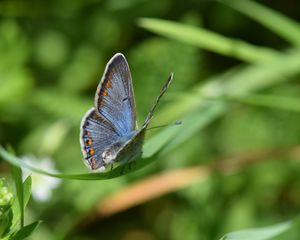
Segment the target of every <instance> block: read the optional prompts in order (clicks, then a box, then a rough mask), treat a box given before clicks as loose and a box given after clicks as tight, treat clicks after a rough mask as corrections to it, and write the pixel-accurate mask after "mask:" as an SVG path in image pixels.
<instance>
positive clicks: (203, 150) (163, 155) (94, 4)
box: [0, 0, 300, 240]
mask: <svg viewBox="0 0 300 240" xmlns="http://www.w3.org/2000/svg"><path fill="white" fill-rule="evenodd" d="M0 17H1V18H0V143H1V145H4V146H6V145H11V146H12V147H13V148H14V150H15V151H16V153H17V155H18V156H20V157H22V158H23V159H25V160H28V159H29V160H28V161H31V162H34V164H36V165H37V166H39V167H41V168H43V169H45V170H49V171H51V170H52V169H53V168H55V169H57V170H59V171H61V172H65V173H68V172H70V173H74V172H87V171H88V170H87V169H86V167H85V166H84V164H83V161H82V154H81V150H80V145H79V124H80V121H81V118H82V116H83V115H84V113H85V112H86V111H87V110H88V109H89V108H90V107H91V106H92V105H93V99H94V94H95V90H96V87H97V84H98V82H99V80H100V78H101V75H102V73H103V70H104V67H105V64H106V62H107V61H108V60H109V59H110V57H112V56H113V54H115V53H116V52H122V53H124V54H125V56H126V57H127V59H128V62H129V65H130V68H131V71H132V77H133V84H134V91H135V96H136V103H137V115H138V120H139V123H140V124H141V123H142V122H143V120H144V118H145V116H146V115H147V112H148V110H149V108H150V106H151V104H152V101H153V100H154V99H155V97H156V96H157V94H158V93H159V90H160V88H161V86H162V85H163V83H164V82H165V81H166V79H167V77H168V75H169V73H170V72H174V82H173V84H172V86H171V87H170V89H169V90H168V92H167V94H166V95H165V96H164V98H163V101H162V103H161V104H160V106H159V109H158V111H157V112H156V114H155V117H154V119H153V120H154V121H153V124H152V125H153V126H155V125H160V124H166V123H170V122H173V121H176V120H182V121H183V124H182V125H181V126H177V127H174V128H176V129H177V130H176V134H175V135H174V136H173V137H172V139H171V140H170V141H168V142H167V143H165V144H164V148H163V149H162V150H161V151H160V152H159V153H158V154H155V156H154V157H153V163H151V164H150V165H148V166H146V167H145V168H142V169H141V170H139V171H137V172H134V173H131V174H128V175H125V176H122V177H120V178H116V179H111V180H103V181H79V180H77V181H76V180H53V179H52V180H49V179H46V180H45V179H43V177H41V176H40V175H37V176H35V175H32V177H33V189H32V191H33V198H32V199H31V201H30V203H29V206H28V208H27V210H26V215H25V219H26V221H28V222H30V221H33V220H34V219H40V220H42V221H43V222H42V224H41V225H40V226H39V228H38V229H37V230H36V231H35V232H34V234H33V235H31V236H30V239H44V240H48V239H49V240H50V239H76V240H77V239H78V240H79V239H80V240H88V239H122V240H131V239H132V240H135V239H146V240H152V239H174V240H179V239H186V240H194V239H204V240H205V239H219V238H220V237H221V236H223V235H224V234H225V233H228V232H231V231H235V230H239V229H245V228H256V227H263V226H268V225H274V224H276V223H280V222H284V221H287V220H291V219H294V218H295V217H297V214H298V212H299V210H298V209H299V207H300V167H299V161H298V160H299V159H300V151H299V147H298V146H299V141H300V124H299V123H300V114H299V113H300V101H299V100H300V98H299V94H300V85H299V77H300V48H299V47H300V25H299V23H298V22H299V21H300V14H299V3H298V2H297V1H288V2H284V1H279V0H277V1H276V0H274V1H242V0H241V1H225V0H224V1H208V0H206V1H195V0H186V1H171V0H165V1H158V0H153V1H146V0H122V1H120V0H119V1H118V0H111V1H97V0H93V1H70V0H67V1H51V2H42V1H37V0H29V1H18V0H16V1H11V0H6V1H0ZM158 19H161V20H162V19H164V20H169V21H160V20H158ZM163 132H164V130H163V129H161V130H151V131H149V132H148V133H149V134H148V138H150V137H153V138H154V137H157V139H158V140H157V141H158V142H159V141H160V137H159V136H160V135H159V134H163ZM297 145H298V146H297ZM150 149H151V147H150ZM154 160H155V161H154ZM267 160H268V161H267ZM199 166H200V167H205V169H206V168H207V169H209V171H207V172H202V171H199V172H197V173H196V174H195V172H193V174H186V172H185V170H188V169H197V168H199ZM0 171H1V175H2V176H5V177H7V178H10V174H9V165H8V164H7V163H6V162H4V161H2V160H1V162H0ZM175 171H176V172H175ZM177 171H179V173H182V174H179V175H176V174H174V173H177ZM163 173H165V174H170V176H172V178H168V179H166V178H164V176H165V175H163ZM172 174H173V175H172ZM197 175H198V177H199V178H197ZM153 176H156V182H152V183H153V184H154V185H147V184H146V183H147V182H145V181H147V180H149V181H150V182H151V179H152V180H153V178H152V177H153ZM136 184H140V185H139V186H141V187H140V188H138V189H136V191H127V190H128V189H129V190H130V189H131V188H132V186H136ZM172 184H174V185H172ZM165 185H166V187H165ZM147 187H152V188H151V189H149V195H148V196H147V194H145V191H146V192H147ZM164 187H165V189H164V190H162V191H161V189H163V188H164ZM52 188H53V189H52ZM118 193H119V194H120V195H118V196H119V198H114V199H115V201H112V203H113V204H112V205H113V206H110V208H112V209H114V204H116V206H115V207H116V209H118V205H117V204H122V203H125V202H126V201H129V202H130V201H133V202H134V201H135V199H136V198H137V197H139V196H144V195H146V197H145V198H144V199H142V200H140V202H138V201H137V202H134V203H133V204H132V205H130V204H129V206H128V207H124V208H123V209H122V208H121V210H112V213H110V214H105V213H104V212H105V207H104V209H103V208H102V204H104V203H105V204H106V205H103V206H107V202H109V201H110V200H111V199H112V198H111V197H112V196H116V195H115V194H118ZM121 193H122V194H123V195H122V194H121ZM116 199H117V200H116ZM131 206H132V207H131ZM95 209H98V210H95ZM299 237H300V233H299V231H298V230H297V229H296V230H293V229H292V228H291V229H290V230H289V231H288V232H286V233H285V235H281V236H277V238H276V239H299ZM274 239H275V238H274Z"/></svg>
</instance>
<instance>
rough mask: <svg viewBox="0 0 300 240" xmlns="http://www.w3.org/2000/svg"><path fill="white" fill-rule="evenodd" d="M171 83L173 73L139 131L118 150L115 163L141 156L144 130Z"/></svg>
mask: <svg viewBox="0 0 300 240" xmlns="http://www.w3.org/2000/svg"><path fill="white" fill-rule="evenodd" d="M172 81H173V73H171V75H170V76H169V78H168V80H167V81H166V83H165V84H164V86H163V87H162V89H161V91H160V94H159V95H158V96H157V98H156V99H155V101H154V103H153V105H152V107H151V109H150V111H149V113H148V115H147V117H146V120H145V122H144V124H143V126H142V127H141V129H139V130H138V131H137V132H136V134H135V135H134V136H133V137H132V138H131V139H129V140H128V141H127V142H126V143H125V144H124V146H123V147H122V148H120V150H119V152H118V158H117V159H116V161H131V160H133V159H135V158H138V157H140V156H141V155H142V147H143V143H144V138H145V132H146V129H147V127H148V125H149V123H150V121H151V119H152V117H153V113H154V111H155V109H156V106H157V104H158V103H159V101H160V99H161V97H162V96H163V95H164V94H165V92H166V91H167V89H168V88H169V86H170V84H171V82H172Z"/></svg>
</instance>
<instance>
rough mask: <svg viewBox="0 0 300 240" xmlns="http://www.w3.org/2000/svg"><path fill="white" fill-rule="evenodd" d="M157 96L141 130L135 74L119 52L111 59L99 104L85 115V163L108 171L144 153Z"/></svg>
mask: <svg viewBox="0 0 300 240" xmlns="http://www.w3.org/2000/svg"><path fill="white" fill-rule="evenodd" d="M171 81H172V75H171V76H170V77H169V79H168V81H167V83H166V84H165V86H164V88H163V89H162V91H161V93H160V95H159V96H158V97H157V99H156V101H155V103H154V105H153V107H152V109H151V110H150V112H149V114H148V116H147V118H146V120H145V122H144V124H143V125H142V127H141V128H140V129H137V123H136V108H135V99H134V94H133V88H132V80H131V74H130V70H129V66H128V63H127V61H126V59H125V57H124V56H123V55H122V54H120V53H117V54H115V55H114V56H113V57H112V59H111V60H110V61H109V62H108V64H107V66H106V69H105V71H104V74H103V77H102V79H101V81H100V83H99V85H98V88H97V91H96V95H95V107H93V108H91V109H90V110H89V111H88V112H87V113H86V114H85V116H84V117H83V119H82V121H81V125H80V143H81V149H82V152H83V155H84V159H85V163H87V165H88V167H89V168H90V169H91V170H100V171H103V170H106V167H107V166H110V165H112V164H122V163H124V162H130V161H132V160H133V159H136V158H138V157H140V156H141V155H142V146H143V141H144V136H145V130H146V128H147V126H148V124H149V122H150V120H151V118H152V115H153V111H154V109H155V107H156V105H157V103H158V101H159V100H160V97H161V96H162V95H163V93H164V92H165V91H166V90H167V88H168V87H169V85H170V83H171Z"/></svg>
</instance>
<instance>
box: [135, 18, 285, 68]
mask: <svg viewBox="0 0 300 240" xmlns="http://www.w3.org/2000/svg"><path fill="white" fill-rule="evenodd" d="M139 25H140V26H141V27H143V28H145V29H147V30H149V31H151V32H154V33H157V34H160V35H162V36H165V37H169V38H172V39H175V40H178V41H180V42H184V43H188V44H191V45H194V46H197V47H200V48H203V49H206V50H209V51H212V52H215V53H218V54H221V55H225V56H229V57H233V58H237V59H240V60H242V61H245V62H250V63H263V62H269V61H271V60H272V59H274V58H276V57H278V56H279V54H280V53H279V52H276V51H275V50H272V49H270V48H266V47H258V46H254V45H251V44H249V43H247V42H244V41H242V40H237V39H231V38H227V37H224V36H222V35H219V34H217V33H215V32H212V31H209V30H206V29H203V28H197V27H194V26H189V25H186V24H181V23H176V22H171V21H166V20H159V19H151V18H142V19H140V21H139Z"/></svg>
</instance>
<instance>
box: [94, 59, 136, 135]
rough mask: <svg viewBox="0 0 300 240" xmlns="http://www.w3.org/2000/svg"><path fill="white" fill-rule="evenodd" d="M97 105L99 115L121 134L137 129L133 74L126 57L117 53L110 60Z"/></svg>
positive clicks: (99, 90) (96, 97)
mask: <svg viewBox="0 0 300 240" xmlns="http://www.w3.org/2000/svg"><path fill="white" fill-rule="evenodd" d="M95 106H96V110H97V111H98V113H99V115H101V116H102V117H103V118H104V119H105V120H106V121H107V122H109V123H110V124H111V125H112V126H114V128H115V131H116V132H117V133H118V134H119V135H120V136H126V135H130V134H131V133H132V131H134V130H135V129H136V113H135V100H134V94H133V88H132V80H131V74H130V70H129V66H128V63H127V61H126V59H125V57H124V56H123V55H122V54H120V53H117V54H116V55H114V56H113V57H112V58H111V60H110V61H109V62H108V64H107V66H106V69H105V71H104V74H103V77H102V79H101V81H100V83H99V85H98V88H97V91H96V96H95Z"/></svg>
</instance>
